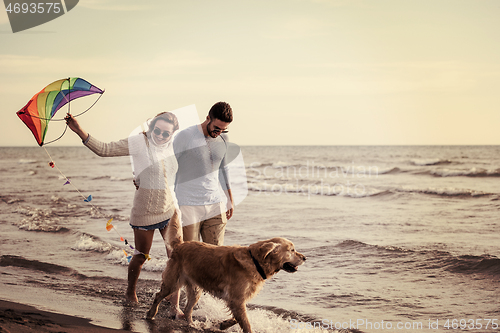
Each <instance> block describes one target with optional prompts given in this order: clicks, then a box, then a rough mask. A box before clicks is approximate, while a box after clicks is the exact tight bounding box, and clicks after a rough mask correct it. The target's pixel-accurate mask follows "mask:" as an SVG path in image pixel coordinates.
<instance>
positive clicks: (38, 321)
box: [0, 299, 130, 333]
mask: <svg viewBox="0 0 500 333" xmlns="http://www.w3.org/2000/svg"><path fill="white" fill-rule="evenodd" d="M0 332H2V333H4V332H5V333H14V332H67V333H77V332H89V333H111V332H117V333H119V332H130V331H126V330H122V329H114V328H107V327H104V326H97V325H94V324H91V320H90V319H84V318H81V317H77V316H69V315H65V314H59V313H55V312H50V311H43V310H40V309H38V308H36V307H33V306H29V305H25V304H21V303H17V302H11V301H6V300H4V299H0Z"/></svg>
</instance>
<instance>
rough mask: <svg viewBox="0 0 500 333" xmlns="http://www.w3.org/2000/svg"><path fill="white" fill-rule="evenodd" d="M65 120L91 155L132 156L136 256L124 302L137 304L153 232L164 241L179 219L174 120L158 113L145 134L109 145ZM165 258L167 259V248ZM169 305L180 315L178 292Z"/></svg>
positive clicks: (170, 116)
mask: <svg viewBox="0 0 500 333" xmlns="http://www.w3.org/2000/svg"><path fill="white" fill-rule="evenodd" d="M65 119H66V123H67V124H68V127H69V128H70V129H71V130H72V131H73V132H75V133H76V134H77V135H78V136H79V137H80V138H81V139H82V141H83V143H84V145H85V146H87V147H88V148H89V149H90V150H92V151H93V152H94V153H95V154H97V155H99V156H103V157H111V156H126V155H130V156H132V162H133V166H134V184H135V185H136V192H135V196H134V203H133V206H132V212H131V214H130V225H131V226H132V228H133V231H134V241H135V248H136V250H137V251H139V252H140V253H137V252H136V253H135V254H134V256H133V257H132V260H131V261H130V263H129V266H128V287H127V292H126V299H127V301H129V302H132V303H137V302H138V299H137V293H136V286H137V281H138V279H139V274H140V272H141V268H142V265H143V264H144V262H145V261H146V255H148V254H149V251H150V249H151V245H152V242H153V235H154V232H155V230H156V229H158V230H159V231H160V234H161V235H162V237H163V239H165V237H166V231H167V228H166V226H167V224H168V222H169V220H170V219H173V218H180V216H179V214H180V211H179V209H178V205H177V200H176V198H175V194H174V191H173V190H174V184H175V174H176V172H177V160H176V159H175V155H174V152H173V147H172V141H173V140H172V136H173V134H174V132H175V131H177V130H178V129H179V123H178V121H177V117H176V116H175V115H174V114H172V113H170V112H163V113H160V114H158V115H157V116H156V117H155V118H154V119H153V120H151V122H150V124H149V126H148V131H147V132H141V133H139V134H137V135H132V136H130V137H129V138H127V139H123V140H120V141H117V142H111V143H103V142H101V141H99V140H97V139H95V138H94V137H92V136H90V135H89V134H88V133H87V132H86V131H85V130H84V129H83V128H82V127H81V126H80V124H79V123H78V121H77V120H76V119H75V118H74V117H73V116H72V115H71V114H67V116H66V117H65ZM167 255H168V256H170V248H169V247H168V246H167ZM171 302H172V303H173V305H174V307H175V311H176V316H182V312H181V310H180V309H179V295H178V293H177V294H174V295H172V298H171Z"/></svg>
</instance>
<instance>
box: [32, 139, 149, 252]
mask: <svg viewBox="0 0 500 333" xmlns="http://www.w3.org/2000/svg"><path fill="white" fill-rule="evenodd" d="M42 148H43V149H44V150H45V152H46V153H47V156H48V157H49V159H50V166H51V167H53V168H56V169H57V171H59V173H60V174H61V176H63V177H64V179H65V180H66V184H70V185H71V186H73V188H74V189H75V190H76V191H77V192H78V193H79V194H80V195H81V196H82V198H83V199H84V200H85V202H88V203H89V204H90V205H91V206H92V208H93V209H94V211H96V212H97V213H98V214H99V215H101V216H104V214H103V213H101V211H100V210H99V209H98V208H97V207H96V206H95V205H94V204H93V203H92V202H91V200H92V199H91V196H90V199H89V197H85V195H84V194H83V193H82V192H80V190H79V189H78V188H77V187H76V186H75V185H74V184H73V183H72V182H71V181H70V180H69V178H68V177H66V175H65V174H64V173H63V172H62V171H61V169H59V167H58V166H57V164H55V163H54V160H53V159H52V156H50V154H49V152H48V151H47V149H46V148H45V147H44V146H42ZM112 220H113V219H110V220H109V221H108V223H107V224H106V229H107V227H108V225H109V226H111V227H112V229H114V230H115V232H116V233H117V234H118V236H119V237H120V240H121V241H122V242H125V245H128V246H129V247H130V249H132V250H134V255H135V254H142V255H143V256H144V257H145V258H146V259H147V260H150V259H151V256H150V255H149V254H148V253H143V252H141V251H139V250H137V249H136V248H134V247H133V246H132V245H130V244H129V242H128V241H127V239H125V238H124V237H123V236H122V235H121V234H120V233H119V232H118V230H117V229H116V228H115V226H114V225H112V224H111V221H112ZM108 231H109V229H108ZM124 252H125V251H124ZM125 253H127V252H125ZM129 258H130V257H129V256H128V255H127V259H128V260H129V261H130V259H129Z"/></svg>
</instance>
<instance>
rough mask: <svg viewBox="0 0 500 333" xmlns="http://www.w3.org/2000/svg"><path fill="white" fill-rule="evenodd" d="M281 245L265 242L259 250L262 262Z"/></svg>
mask: <svg viewBox="0 0 500 333" xmlns="http://www.w3.org/2000/svg"><path fill="white" fill-rule="evenodd" d="M280 245H281V244H278V243H274V242H267V243H264V244H262V246H261V247H260V249H259V254H260V255H261V256H262V258H263V259H264V260H266V259H267V257H268V256H269V255H270V254H271V253H273V251H274V250H276V248H277V247H279V246H280Z"/></svg>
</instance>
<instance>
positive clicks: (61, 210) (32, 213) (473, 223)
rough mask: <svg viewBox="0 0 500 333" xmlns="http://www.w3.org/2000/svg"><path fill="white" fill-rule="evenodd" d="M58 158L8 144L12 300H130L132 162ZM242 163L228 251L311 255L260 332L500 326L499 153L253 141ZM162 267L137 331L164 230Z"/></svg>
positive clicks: (270, 301) (203, 321) (145, 276)
mask: <svg viewBox="0 0 500 333" xmlns="http://www.w3.org/2000/svg"><path fill="white" fill-rule="evenodd" d="M47 150H48V151H49V153H50V155H51V158H52V160H53V161H54V162H55V163H56V166H57V168H51V167H50V166H49V165H48V162H50V159H48V157H47V154H46V153H45V152H44V151H43V149H41V148H19V147H16V148H0V152H1V156H2V159H1V161H0V172H1V175H2V178H1V179H2V186H1V189H2V190H1V193H0V199H1V201H0V214H1V220H0V232H1V236H0V237H1V238H0V255H1V262H0V267H1V269H2V271H3V272H4V273H3V274H1V275H0V283H1V284H2V289H3V290H4V291H2V294H0V296H1V297H7V296H9V297H10V298H11V299H10V300H14V301H16V299H12V298H14V297H13V296H12V293H9V292H8V291H7V290H8V289H7V287H9V288H14V289H15V288H20V287H21V286H28V285H29V286H30V287H34V288H38V289H39V290H40V293H41V294H43V295H45V293H46V291H47V290H54V291H57V293H58V294H60V293H63V294H65V295H66V294H68V295H71V298H72V299H79V298H80V297H86V298H87V299H92V300H95V302H96V303H102V304H108V303H109V304H114V305H117V304H120V302H121V300H122V299H123V293H124V290H125V287H126V267H127V259H126V256H125V254H124V252H123V250H125V251H129V252H130V250H129V248H127V246H126V245H125V244H124V242H122V241H121V240H120V237H123V238H125V239H127V240H129V241H130V242H131V243H132V244H133V233H132V231H131V228H130V226H129V225H128V222H129V214H130V208H131V203H132V199H133V195H134V191H135V187H134V185H133V183H132V174H131V167H130V160H129V159H128V157H119V158H100V157H97V156H95V155H94V154H93V153H91V152H90V151H89V150H88V149H87V148H85V147H50V146H49V147H47ZM242 155H243V159H244V165H245V168H244V171H245V174H246V178H245V177H241V174H240V176H237V177H233V179H232V180H231V181H232V182H234V183H235V184H237V183H238V182H239V183H241V182H245V183H246V187H247V188H248V194H247V196H246V198H244V199H243V201H242V202H241V203H239V204H238V206H237V207H236V208H235V211H234V216H233V218H232V219H231V220H230V221H229V223H228V226H227V229H226V235H225V245H233V244H239V245H249V244H252V243H254V242H256V241H258V240H263V239H267V238H271V237H276V236H280V237H286V238H288V239H290V240H291V241H293V242H294V243H295V246H296V250H297V251H299V252H301V253H303V254H304V255H306V257H307V261H306V262H305V263H304V265H302V266H300V267H299V270H298V272H296V273H293V274H289V273H286V272H284V271H281V272H279V273H278V274H277V275H276V276H275V277H274V278H272V279H270V280H269V281H267V282H266V285H265V287H264V288H263V290H262V291H261V292H260V294H259V295H258V296H257V297H256V298H254V299H253V300H252V301H250V305H249V317H250V321H251V323H252V327H253V328H254V330H256V331H259V332H295V331H307V332H312V331H335V330H342V329H346V330H347V331H354V330H355V329H357V330H360V331H362V332H380V331H384V330H385V331H395V332H396V331H397V332H405V331H407V332H436V331H439V332H441V331H442V332H445V331H449V330H453V329H456V330H461V331H470V332H478V331H481V332H498V331H500V328H499V327H498V326H499V325H500V307H499V306H498V300H499V299H500V245H499V244H500V242H499V235H500V226H499V217H500V147H499V146H383V147H379V146H345V147H338V146H315V147H302V146H270V147H260V146H259V147H251V146H249V147H242ZM59 171H60V172H59ZM61 173H62V174H64V176H66V177H68V178H69V179H70V181H71V183H72V185H71V184H70V185H64V184H65V182H66V180H65V178H64V177H63V176H62V174H61ZM73 185H74V186H73ZM89 194H91V195H92V196H93V198H94V199H93V201H92V205H90V204H89V203H86V202H84V201H83V198H84V197H85V196H87V195H89ZM110 218H113V224H114V225H115V227H116V230H112V231H111V232H108V231H106V229H105V225H106V221H107V220H109V219H110ZM116 231H118V232H116ZM151 256H152V260H150V261H148V262H146V264H145V265H144V269H143V272H142V273H141V278H140V283H139V292H138V296H139V299H140V301H141V304H144V305H143V306H142V307H140V308H139V309H135V310H133V311H135V312H136V314H135V315H134V316H132V317H128V318H129V319H127V320H125V321H122V322H121V323H119V324H118V326H121V327H122V328H127V327H128V328H130V329H132V328H133V330H135V331H144V332H148V330H149V331H151V330H150V329H148V326H147V325H146V324H144V322H143V321H141V320H142V318H143V313H144V312H145V311H146V310H147V307H148V306H149V304H150V302H151V298H152V296H153V294H154V292H156V291H157V290H158V288H159V283H160V282H159V281H160V279H161V272H162V271H163V269H164V268H165V265H166V261H167V257H166V255H165V246H164V244H163V240H162V239H161V237H160V235H159V233H158V234H156V236H155V241H154V243H153V248H152V250H151ZM6 295H7V296H6ZM47 297H50V296H46V295H45V296H44V298H41V299H39V300H36V297H34V298H32V299H33V302H32V303H40V304H38V305H43V302H44V300H45V301H46V302H47V303H50V299H48V298H47ZM21 300H23V299H22V297H21V296H19V301H21ZM69 308H70V305H68V309H69ZM96 308H99V307H98V306H97V307H96ZM96 312H97V313H96V317H99V313H98V311H96ZM227 317H228V313H227V310H226V309H225V308H224V306H223V304H222V303H220V302H219V301H217V300H215V299H213V298H211V297H210V296H208V295H204V296H203V297H202V300H201V301H200V306H199V307H198V308H197V309H196V311H195V319H196V323H197V325H199V326H198V328H199V329H201V330H203V329H208V330H211V329H212V328H211V327H213V325H215V323H216V322H217V321H220V320H224V319H226V318H227ZM130 318H132V319H130ZM127 325H128V326H127ZM480 326H481V327H480ZM230 331H235V332H237V331H239V328H238V327H237V326H235V327H233V328H231V329H230Z"/></svg>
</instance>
